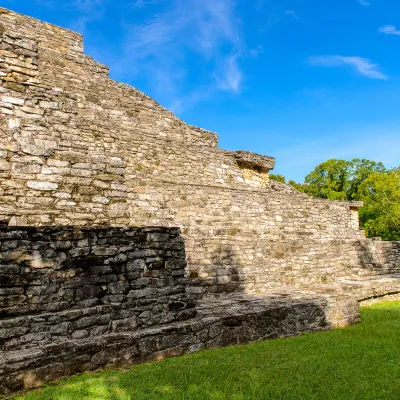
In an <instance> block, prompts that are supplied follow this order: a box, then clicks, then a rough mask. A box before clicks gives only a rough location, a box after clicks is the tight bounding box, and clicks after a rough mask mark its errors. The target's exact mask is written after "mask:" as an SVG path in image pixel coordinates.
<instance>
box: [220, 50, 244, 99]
mask: <svg viewBox="0 0 400 400" xmlns="http://www.w3.org/2000/svg"><path fill="white" fill-rule="evenodd" d="M237 57H238V54H235V55H233V56H231V57H227V58H224V59H223V61H222V63H221V68H220V70H219V71H218V73H217V74H216V81H217V84H218V88H219V89H221V90H225V91H231V92H239V91H240V85H241V83H242V72H241V71H240V68H239V65H238V63H237Z"/></svg>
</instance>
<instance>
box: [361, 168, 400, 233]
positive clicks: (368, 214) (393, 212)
mask: <svg viewBox="0 0 400 400" xmlns="http://www.w3.org/2000/svg"><path fill="white" fill-rule="evenodd" d="M359 196H360V199H361V200H363V201H364V207H363V208H362V209H361V210H360V216H361V221H362V224H363V228H364V229H365V231H366V234H367V236H369V237H373V236H380V237H382V239H384V240H400V170H399V169H393V170H390V171H386V172H383V173H382V172H374V173H373V174H370V175H369V176H368V178H366V179H365V180H364V182H363V183H362V184H361V186H360V188H359Z"/></svg>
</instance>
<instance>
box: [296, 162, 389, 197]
mask: <svg viewBox="0 0 400 400" xmlns="http://www.w3.org/2000/svg"><path fill="white" fill-rule="evenodd" d="M385 170H386V169H385V167H384V165H383V164H382V163H380V162H375V161H371V160H365V159H358V158H355V159H353V160H352V161H346V160H336V159H331V160H328V161H325V162H323V163H322V164H320V165H318V166H317V167H316V168H315V169H314V170H313V171H312V172H310V173H309V174H308V175H307V176H306V178H305V184H304V185H302V189H303V191H304V192H305V193H307V194H309V195H310V196H314V197H319V198H323V199H330V200H357V199H358V198H359V194H358V191H359V188H360V185H361V184H362V183H363V182H364V181H365V180H366V179H367V178H368V176H369V175H371V174H373V173H380V172H384V171H385Z"/></svg>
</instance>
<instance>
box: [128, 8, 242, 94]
mask: <svg viewBox="0 0 400 400" xmlns="http://www.w3.org/2000/svg"><path fill="white" fill-rule="evenodd" d="M159 1H160V0H159ZM161 1H162V0H161ZM165 1H166V0H164V3H165ZM135 3H136V5H137V6H141V5H144V4H145V3H149V1H148V0H146V1H143V0H139V1H136V2H135ZM167 3H168V7H166V8H165V11H163V12H161V13H158V14H156V15H154V16H153V18H151V19H149V20H148V21H146V22H145V23H143V24H141V25H134V26H130V27H128V45H127V51H128V52H129V54H131V55H132V59H133V60H134V64H135V65H134V68H135V69H136V71H137V73H138V74H142V76H143V74H150V75H151V77H152V80H153V81H155V82H156V84H157V86H158V88H159V90H160V91H162V92H163V93H165V91H167V92H170V93H171V95H173V94H174V92H176V91H177V89H178V88H179V85H182V83H183V82H184V81H185V78H186V77H187V76H188V75H190V74H193V73H194V70H193V66H194V65H195V67H196V68H197V67H199V66H200V67H202V66H203V67H204V66H207V69H208V70H209V71H210V73H209V83H208V84H209V86H210V90H212V89H214V90H222V91H230V92H239V91H240V89H241V83H242V80H243V79H242V75H243V74H242V70H241V67H240V57H241V56H242V55H243V54H244V51H245V50H244V43H243V40H242V37H241V34H240V31H241V29H240V21H239V20H238V18H237V16H236V13H235V7H236V1H235V0H207V1H204V0H168V1H167ZM202 84H203V85H204V82H202ZM194 97H196V96H194Z"/></svg>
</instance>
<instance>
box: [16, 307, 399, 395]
mask: <svg viewBox="0 0 400 400" xmlns="http://www.w3.org/2000/svg"><path fill="white" fill-rule="evenodd" d="M18 399H20V400H21V399H26V400H39V399H40V400H42V399H49V400H50V399H51V400H61V399H62V400H75V399H77V400H78V399H79V400H86V399H87V400H89V399H91V400H112V399H115V400H117V399H118V400H128V399H129V400H130V399H134V400H139V399H140V400H141V399H143V400H144V399H146V400H150V399H157V400H158V399H171V400H183V399H190V400H191V399H199V400H205V399H215V400H216V399H232V400H239V399H257V400H258V399H282V400H283V399H284V400H287V399H307V400H308V399H318V400H325V399H346V400H347V399H360V400H366V399H374V400H377V399H396V400H399V399H400V301H395V302H390V303H389V302H388V303H381V304H377V305H374V306H371V307H363V308H362V323H361V324H358V325H353V326H350V327H347V328H344V329H338V330H334V331H328V332H320V333H312V334H306V335H302V336H299V337H294V338H289V339H277V340H271V341H265V342H260V343H253V344H249V345H246V346H239V347H228V348H224V349H217V350H209V351H202V352H199V353H196V354H192V355H188V356H184V357H179V358H173V359H168V360H164V361H160V362H154V363H151V364H144V365H138V366H135V367H133V368H131V369H129V370H127V371H103V372H99V373H95V374H90V373H86V374H83V375H79V376H75V377H73V378H70V379H66V380H64V381H61V382H59V383H56V384H51V385H47V386H45V387H44V388H43V389H41V390H39V391H34V392H30V393H29V394H26V395H24V396H22V397H18Z"/></svg>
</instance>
